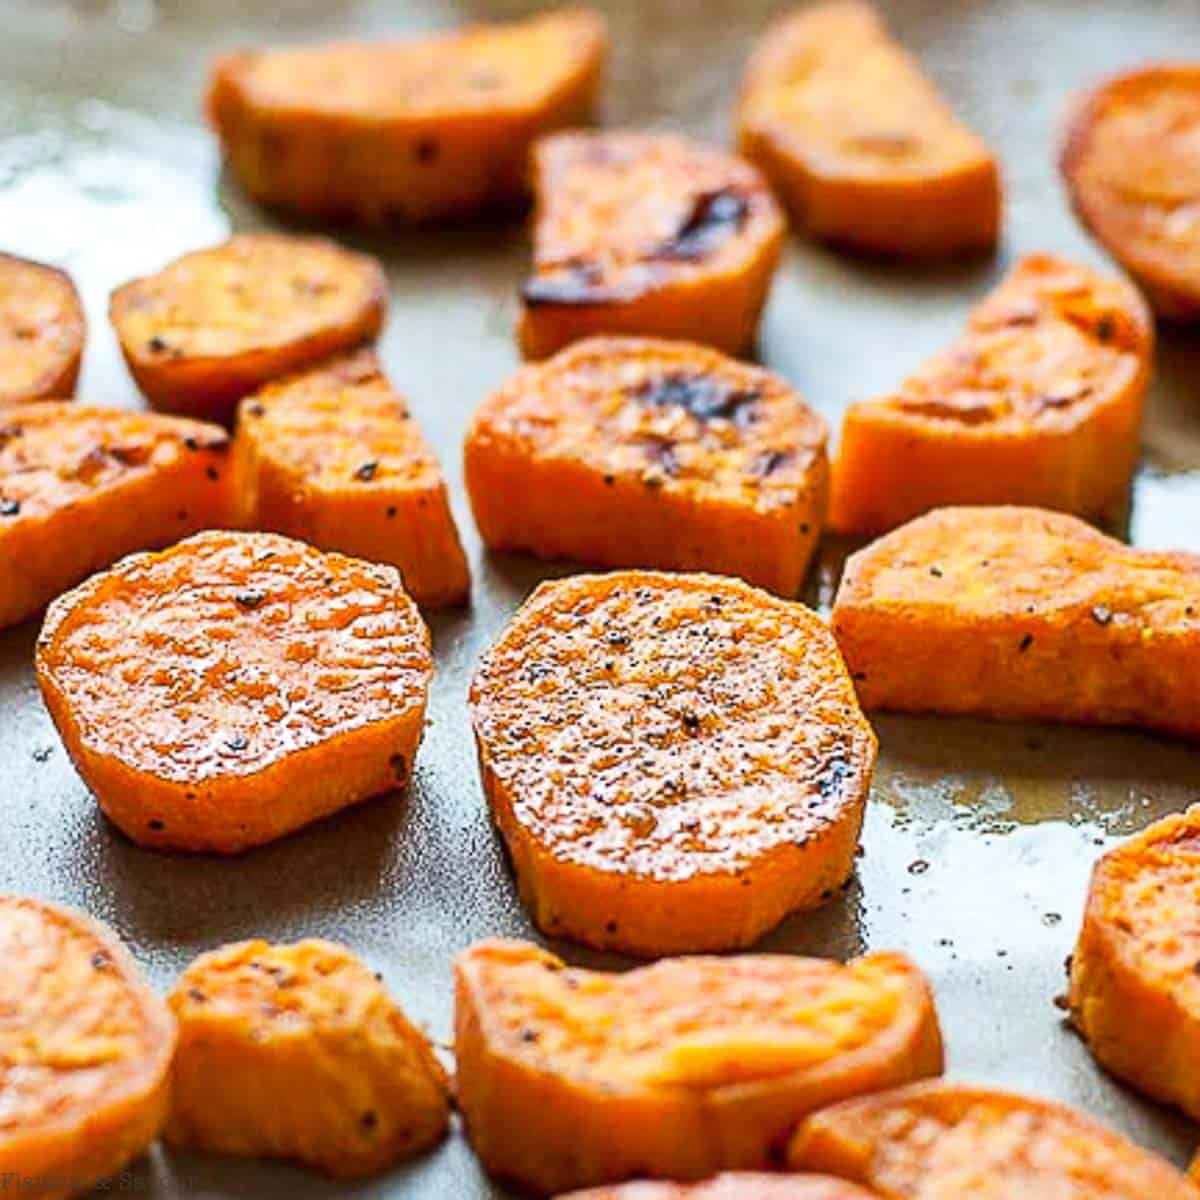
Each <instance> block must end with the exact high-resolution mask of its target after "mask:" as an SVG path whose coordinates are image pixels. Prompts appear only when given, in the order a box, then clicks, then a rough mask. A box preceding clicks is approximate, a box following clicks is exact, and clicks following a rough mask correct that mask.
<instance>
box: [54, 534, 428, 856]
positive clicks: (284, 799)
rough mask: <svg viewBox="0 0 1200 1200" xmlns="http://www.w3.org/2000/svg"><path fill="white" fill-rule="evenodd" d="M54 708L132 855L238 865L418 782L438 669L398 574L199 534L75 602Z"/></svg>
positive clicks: (61, 605) (107, 578)
mask: <svg viewBox="0 0 1200 1200" xmlns="http://www.w3.org/2000/svg"><path fill="white" fill-rule="evenodd" d="M36 666H37V674H38V682H39V683H40V685H41V688H42V695H43V697H44V699H45V701H46V705H47V707H48V708H49V710H50V714H51V716H52V717H53V718H54V723H55V724H56V725H57V727H58V730H59V733H60V734H61V735H62V738H63V741H64V742H65V743H66V746H67V750H68V751H69V752H70V754H71V757H72V759H73V760H74V762H75V766H76V767H77V769H78V770H79V773H80V775H82V776H83V779H84V782H85V783H87V784H88V786H89V787H90V788H91V789H92V791H93V792H94V793H95V795H96V799H97V800H98V802H99V803H100V806H101V807H102V808H103V809H104V811H105V813H106V814H107V815H108V816H109V817H110V818H111V819H112V820H113V821H114V822H115V823H116V824H117V825H118V826H120V828H121V829H122V830H123V831H124V832H125V833H126V834H127V835H128V836H129V837H131V838H133V839H134V841H137V842H140V843H142V844H143V845H147V846H154V847H159V848H170V849H180V850H217V851H223V852H234V851H238V850H243V849H246V848H247V847H249V846H255V845H258V844H260V843H262V842H267V841H271V840H272V839H274V838H277V837H281V836H282V835H283V834H285V833H289V832H291V831H292V830H294V829H298V828H300V827H301V826H302V825H306V824H308V823H309V822H310V821H314V820H316V819H317V818H318V817H323V816H326V815H328V814H329V813H331V812H335V811H337V810H338V809H340V808H344V807H346V806H347V805H349V804H353V803H355V802H357V801H359V800H364V799H366V798H367V797H368V796H373V795H377V794H379V793H381V792H385V791H388V790H390V789H392V788H394V787H397V786H403V785H404V784H405V783H406V782H407V779H408V777H409V774H410V771H411V768H412V761H413V757H414V755H415V754H416V749H417V744H418V742H419V741H420V737H421V728H422V724H423V720H424V712H425V698H426V692H427V689H428V686H429V679H430V676H431V674H432V671H433V663H432V659H431V656H430V647H429V632H428V630H427V629H426V628H425V625H424V624H423V622H422V621H421V618H420V616H419V614H418V613H417V609H416V606H415V605H414V604H413V602H412V600H410V599H409V597H408V595H407V594H406V593H405V591H404V589H403V587H402V586H401V583H400V576H399V573H398V572H397V571H396V570H395V568H393V567H388V566H383V565H376V564H371V563H366V562H361V561H360V560H358V559H352V558H344V557H342V556H341V555H338V554H328V553H323V552H321V551H319V550H315V549H313V548H311V547H308V546H304V545H302V544H301V543H299V542H294V541H291V540H289V539H287V538H283V537H279V536H277V535H275V534H266V533H201V534H197V535H196V536H195V537H192V538H189V539H187V540H186V541H183V542H180V543H179V544H178V545H176V546H173V547H172V548H171V549H169V550H166V551H163V552H162V553H159V554H148V555H135V556H133V557H131V558H127V559H124V560H122V561H121V562H120V563H118V564H117V566H116V567H114V568H113V570H111V571H108V572H105V573H103V574H100V575H95V576H93V577H92V578H91V579H90V580H88V582H87V583H85V584H83V585H82V586H81V587H79V588H76V589H75V591H73V592H69V593H68V594H67V595H65V596H63V597H60V598H59V599H58V600H57V601H55V603H54V604H53V605H51V607H50V610H49V612H48V613H47V615H46V622H45V625H44V626H43V629H42V633H41V636H40V638H39V639H38V647H37V662H36Z"/></svg>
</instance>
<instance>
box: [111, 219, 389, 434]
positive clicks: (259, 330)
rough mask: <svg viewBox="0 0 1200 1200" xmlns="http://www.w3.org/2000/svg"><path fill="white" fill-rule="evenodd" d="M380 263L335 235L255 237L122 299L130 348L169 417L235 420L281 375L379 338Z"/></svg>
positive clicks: (177, 264)
mask: <svg viewBox="0 0 1200 1200" xmlns="http://www.w3.org/2000/svg"><path fill="white" fill-rule="evenodd" d="M386 307H387V281H386V280H385V278H384V275H383V270H382V268H381V267H380V266H379V264H378V263H377V262H376V261H375V260H374V259H373V258H369V257H368V256H367V255H365V254H358V253H355V252H354V251H351V250H347V249H345V248H344V247H342V246H339V245H337V243H335V242H331V241H328V240H326V239H324V238H314V237H291V236H287V235H285V234H277V233H243V234H239V235H238V236H237V237H234V238H230V240H229V241H227V242H223V243H222V244H221V245H219V246H212V247H210V248H208V249H206V250H197V251H195V252H194V253H192V254H185V255H184V256H183V257H182V258H179V259H176V260H175V261H174V262H173V263H170V264H169V265H168V266H166V267H164V268H163V270H161V271H159V272H158V274H156V275H148V276H146V277H145V278H143V279H135V280H132V281H131V282H130V283H127V284H125V285H124V286H123V287H119V288H117V289H116V291H114V292H113V294H112V297H111V300H110V302H109V316H110V318H111V320H112V323H113V328H114V329H115V330H116V333H117V338H118V340H119V341H120V343H121V352H122V353H123V354H124V356H125V362H126V363H127V364H128V366H129V370H130V373H131V374H132V375H133V378H134V380H135V381H136V383H137V385H138V387H139V388H141V390H142V392H143V393H144V394H145V396H146V399H147V400H149V401H150V403H151V404H152V405H153V406H154V407H155V408H158V409H162V410H164V411H166V412H174V413H183V414H185V415H187V416H194V417H203V418H204V419H206V420H211V421H219V422H222V423H224V424H228V423H230V422H231V421H232V420H233V415H234V410H235V408H236V406H237V402H238V401H239V400H240V399H241V398H242V397H243V396H245V395H247V394H248V393H250V392H252V391H255V390H256V389H257V388H260V387H262V386H263V385H264V384H266V383H269V382H270V381H271V380H273V379H277V378H279V376H281V375H286V374H289V373H290V372H293V371H299V370H303V369H304V368H305V367H308V366H312V365H313V364H315V363H318V362H320V361H321V360H322V359H325V358H329V357H330V356H331V355H334V354H338V353H340V352H342V351H346V350H352V349H354V348H355V347H356V346H359V345H361V344H363V343H364V342H371V341H374V339H375V337H376V335H377V334H378V333H379V330H380V327H381V326H382V324H383V317H384V312H385V309H386Z"/></svg>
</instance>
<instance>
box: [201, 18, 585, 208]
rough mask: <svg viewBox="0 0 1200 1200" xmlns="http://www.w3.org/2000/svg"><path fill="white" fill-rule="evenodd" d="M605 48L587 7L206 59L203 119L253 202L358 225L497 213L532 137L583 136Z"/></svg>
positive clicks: (522, 184) (517, 191) (509, 197)
mask: <svg viewBox="0 0 1200 1200" xmlns="http://www.w3.org/2000/svg"><path fill="white" fill-rule="evenodd" d="M607 48H608V38H607V34H606V31H605V27H604V21H603V19H602V18H601V17H600V16H599V15H598V14H597V13H595V12H593V11H591V10H588V9H578V10H569V11H563V12H557V13H547V14H543V15H540V16H536V17H532V18H530V19H528V20H525V21H515V22H512V23H510V24H507V25H478V26H474V27H472V28H468V29H465V30H461V31H459V32H457V33H451V34H444V35H440V36H437V37H428V38H424V39H415V40H412V41H407V42H395V41H393V42H382V43H377V44H374V45H370V44H357V45H354V44H342V45H327V46H307V47H303V46H302V47H295V48H289V49H275V50H261V51H243V52H241V53H237V54H232V55H229V56H227V57H224V58H221V59H218V60H217V62H216V64H215V65H214V67H213V71H212V75H211V77H210V80H209V90H208V114H209V119H210V120H211V122H212V124H213V125H214V126H215V128H216V130H217V133H218V135H219V136H220V138H221V142H222V145H223V147H224V150H225V155H226V157H227V158H228V160H229V162H230V165H231V166H232V168H233V170H234V172H235V173H236V174H237V176H238V177H239V178H240V179H241V181H242V184H243V186H244V187H245V188H246V190H247V191H248V192H249V193H250V194H251V195H252V196H253V197H254V198H255V199H256V200H259V201H261V202H262V203H264V204H268V205H272V206H275V207H279V208H285V209H290V210H292V211H294V212H300V213H305V214H308V215H310V216H317V217H332V218H352V219H356V220H359V221H363V222H366V223H368V224H379V223H381V222H384V221H388V220H394V219H400V220H416V221H425V220H430V219H434V218H439V217H448V216H454V215H458V214H463V213H469V212H474V211H477V210H480V209H486V208H488V207H492V206H496V205H504V206H507V205H511V204H512V203H513V202H514V201H515V200H517V199H518V198H519V197H520V196H521V195H522V194H523V192H524V191H525V188H526V168H527V160H528V156H529V147H530V145H531V144H532V142H533V141H534V139H535V138H537V137H538V136H539V135H540V134H542V133H546V132H549V131H551V130H554V129H561V128H564V127H567V126H572V125H582V124H585V123H586V122H587V121H588V120H589V119H590V118H591V115H592V110H593V108H594V106H595V103H596V99H597V96H598V93H599V91H600V85H601V82H602V78H603V74H604V61H605V57H606V54H607Z"/></svg>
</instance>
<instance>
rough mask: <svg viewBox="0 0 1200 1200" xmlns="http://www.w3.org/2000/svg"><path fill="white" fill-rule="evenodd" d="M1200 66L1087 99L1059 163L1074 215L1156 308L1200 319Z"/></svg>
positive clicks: (1133, 81) (1125, 80) (1125, 78)
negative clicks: (1198, 129)
mask: <svg viewBox="0 0 1200 1200" xmlns="http://www.w3.org/2000/svg"><path fill="white" fill-rule="evenodd" d="M1198 120H1200V63H1172V64H1165V65H1159V66H1148V67H1143V68H1141V69H1139V70H1136V71H1130V72H1129V73H1127V74H1125V75H1119V76H1117V77H1116V78H1114V79H1111V80H1109V81H1108V82H1107V83H1104V84H1102V85H1101V86H1100V87H1098V88H1096V89H1095V90H1094V91H1092V92H1091V93H1089V94H1088V95H1086V96H1084V97H1083V98H1082V99H1081V100H1080V101H1079V102H1078V103H1077V105H1076V106H1075V110H1074V112H1073V114H1072V116H1071V118H1070V120H1069V122H1068V126H1067V133H1066V138H1065V140H1064V142H1063V148H1062V152H1061V155H1060V158H1059V167H1060V170H1061V172H1062V176H1063V179H1064V180H1065V182H1066V185H1067V191H1068V193H1069V195H1070V197H1071V203H1072V205H1073V206H1074V209H1075V212H1076V214H1077V215H1078V217H1079V219H1080V220H1081V221H1082V222H1083V224H1084V225H1085V226H1087V228H1088V229H1089V230H1091V232H1092V233H1093V234H1094V235H1095V237H1096V238H1097V240H1098V241H1100V242H1101V243H1102V244H1103V245H1104V246H1105V247H1106V248H1107V249H1108V250H1109V251H1110V252H1111V253H1112V255H1113V256H1114V257H1115V258H1117V259H1118V260H1119V261H1120V262H1121V263H1122V265H1123V266H1124V267H1125V268H1126V269H1127V270H1128V271H1129V273H1130V274H1131V275H1133V276H1134V278H1135V279H1137V281H1138V283H1140V284H1141V286H1142V289H1143V290H1144V291H1145V293H1146V295H1147V297H1148V298H1149V300H1150V303H1151V305H1153V307H1154V309H1155V311H1156V312H1158V313H1159V314H1160V315H1161V316H1163V317H1167V318H1170V319H1175V320H1185V321H1195V320H1197V319H1198V318H1200V155H1197V153H1196V147H1195V139H1194V137H1193V133H1192V131H1193V130H1194V128H1195V125H1196V122H1197V121H1198Z"/></svg>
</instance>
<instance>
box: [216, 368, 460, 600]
mask: <svg viewBox="0 0 1200 1200" xmlns="http://www.w3.org/2000/svg"><path fill="white" fill-rule="evenodd" d="M234 458H235V463H236V474H237V478H238V489H239V492H240V494H241V495H240V499H241V510H242V517H241V524H243V525H244V526H245V527H247V528H252V529H266V530H271V531H272V532H275V533H283V534H287V535H288V536H289V537H294V538H298V539H300V540H301V541H304V542H308V543H310V544H311V545H314V546H319V547H320V548H321V549H323V550H338V551H340V552H341V553H343V554H349V555H352V556H354V557H356V558H366V559H369V560H371V561H372V562H387V563H392V564H393V565H394V566H397V567H399V568H400V572H401V574H402V575H403V576H404V587H405V590H406V591H407V592H408V593H409V595H410V596H412V598H413V599H414V600H416V601H417V603H418V604H420V605H422V606H429V607H439V606H442V605H447V604H460V603H462V601H464V600H465V599H466V597H467V592H468V590H469V588H470V575H469V573H468V569H467V560H466V556H465V555H464V554H463V548H462V543H461V542H460V541H459V538H458V530H457V528H456V527H455V524H454V517H453V515H452V514H451V512H450V501H449V498H448V496H447V494H446V482H445V479H444V478H443V477H442V470H441V467H440V466H439V465H438V461H437V459H436V457H435V456H434V453H433V450H432V449H431V448H430V446H429V444H428V443H427V442H426V441H425V439H424V438H423V437H422V436H421V432H420V430H419V429H418V428H417V424H416V422H415V421H414V420H413V416H412V413H411V412H410V411H409V407H408V404H407V403H406V402H405V400H404V399H403V397H401V396H400V395H398V394H397V393H396V391H395V390H394V389H393V388H392V386H391V384H389V383H388V381H387V379H386V378H385V377H384V375H383V372H382V370H381V368H380V365H379V360H378V359H377V358H376V357H375V354H374V353H373V352H372V351H370V350H359V351H356V352H354V353H353V354H350V355H347V356H344V357H342V358H338V359H334V360H332V361H330V362H327V363H323V364H322V365H321V366H318V367H314V368H313V369H312V370H309V371H305V372H301V373H300V374H298V375H293V376H289V377H288V378H286V379H284V380H281V381H279V382H278V383H274V384H268V385H267V387H265V388H264V389H262V390H261V391H259V392H255V393H254V395H253V396H251V397H249V398H248V399H246V400H244V401H243V402H242V404H241V406H240V409H239V414H238V428H237V437H236V439H235V441H234Z"/></svg>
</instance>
